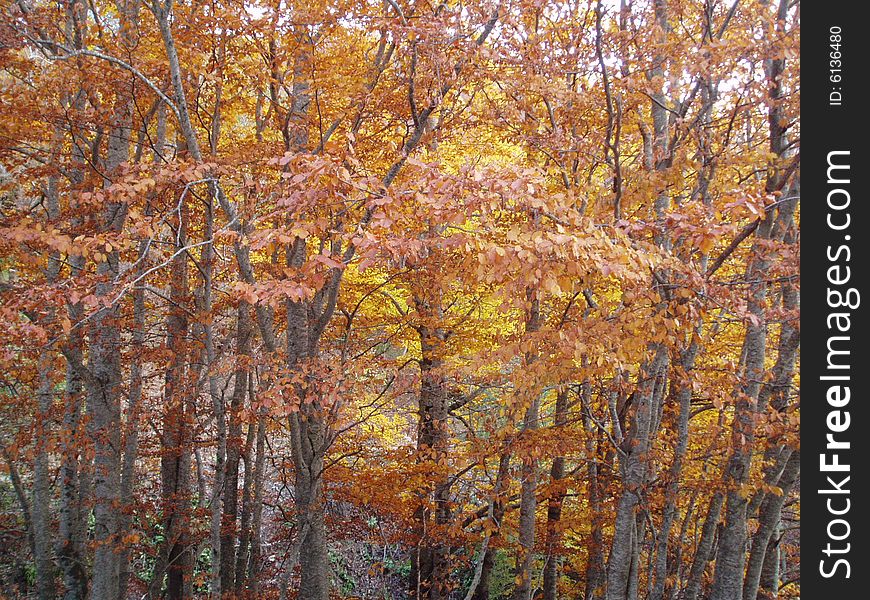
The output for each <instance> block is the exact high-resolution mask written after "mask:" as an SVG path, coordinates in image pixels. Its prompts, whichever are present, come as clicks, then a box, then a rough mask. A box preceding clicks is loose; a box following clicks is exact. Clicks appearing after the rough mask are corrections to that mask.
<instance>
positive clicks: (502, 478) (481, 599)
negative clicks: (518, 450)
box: [471, 449, 511, 600]
mask: <svg viewBox="0 0 870 600" xmlns="http://www.w3.org/2000/svg"><path fill="white" fill-rule="evenodd" d="M510 463H511V453H510V451H509V450H507V449H505V450H504V451H503V452H502V453H501V456H499V460H498V472H497V473H496V476H495V487H494V489H493V500H492V521H493V522H492V525H493V526H494V527H495V531H493V532H492V535H491V536H490V538H489V544H488V545H487V547H486V552H484V555H483V562H482V564H481V569H480V579H479V580H478V583H477V587H476V588H475V589H474V595H473V596H472V599H471V600H489V590H490V580H491V578H492V568H493V566H494V564H495V554H496V552H497V549H496V548H494V547H493V544H494V543H495V542H496V540H497V539H498V538H499V537H500V535H501V524H502V520H503V519H504V513H505V499H504V492H505V490H506V489H507V484H508V476H509V475H510Z"/></svg>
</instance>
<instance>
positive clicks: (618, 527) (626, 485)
mask: <svg viewBox="0 0 870 600" xmlns="http://www.w3.org/2000/svg"><path fill="white" fill-rule="evenodd" d="M667 358H668V355H667V351H666V349H665V348H664V347H663V346H660V345H659V346H657V347H656V348H655V350H654V356H653V358H652V359H651V360H650V361H649V362H648V363H647V364H646V365H644V366H643V367H642V368H641V372H640V374H639V377H640V378H641V380H640V381H639V382H638V386H637V390H636V392H635V393H634V401H633V404H634V405H633V406H632V407H631V410H632V418H631V426H630V427H629V430H628V431H627V432H626V433H625V441H624V443H623V444H622V451H623V454H622V460H621V467H622V468H621V473H622V488H623V489H622V493H621V494H620V496H619V501H618V504H617V509H616V519H615V521H614V531H613V541H612V542H611V545H610V556H609V558H608V560H607V600H635V598H636V594H633V590H635V589H636V585H635V582H636V578H637V569H636V566H637V565H636V560H635V554H636V544H637V543H638V540H637V523H636V521H637V507H638V505H639V504H640V502H641V493H642V491H643V486H644V484H645V483H646V479H647V476H648V469H649V465H648V456H647V455H648V453H649V450H650V447H651V442H652V435H653V431H652V430H651V428H652V426H653V421H654V419H655V415H656V414H657V413H658V407H657V406H655V403H656V399H657V396H658V394H657V393H656V388H657V385H656V384H657V381H658V379H659V377H660V376H661V374H662V372H663V369H664V368H665V366H666V364H667ZM633 566H634V568H633Z"/></svg>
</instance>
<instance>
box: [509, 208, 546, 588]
mask: <svg viewBox="0 0 870 600" xmlns="http://www.w3.org/2000/svg"><path fill="white" fill-rule="evenodd" d="M535 218H536V217H535ZM526 297H527V299H528V301H529V312H528V314H527V316H526V322H525V333H526V334H527V335H528V334H534V333H536V332H537V331H538V330H539V329H540V327H541V306H540V302H539V300H538V298H537V297H535V295H534V291H533V290H531V289H527V290H526ZM524 360H525V363H526V364H530V363H532V362H534V361H535V360H537V355H536V354H535V353H533V352H529V353H527V354H526V356H525V357H524ZM523 393H524V394H526V397H525V398H524V399H525V400H527V401H528V403H527V404H526V406H527V408H526V413H525V416H524V417H523V433H524V434H528V433H529V432H532V431H535V430H536V429H538V420H539V418H540V414H539V413H540V407H541V394H540V391H539V390H538V389H537V388H531V389H528V390H524V391H523ZM521 476H522V481H521V484H520V522H519V531H518V532H517V538H518V541H519V545H520V547H519V549H518V551H517V559H516V567H515V569H514V576H515V578H514V580H515V581H516V587H515V588H514V593H513V600H529V599H530V598H531V595H532V563H533V561H534V557H535V533H536V532H535V520H536V518H535V516H536V515H535V513H536V512H537V508H538V499H537V492H538V461H537V459H536V458H534V456H531V455H528V456H524V457H523V468H522V475H521Z"/></svg>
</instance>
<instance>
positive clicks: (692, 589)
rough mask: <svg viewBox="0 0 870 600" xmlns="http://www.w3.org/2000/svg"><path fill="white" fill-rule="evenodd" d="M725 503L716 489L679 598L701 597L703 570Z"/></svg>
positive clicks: (711, 550) (684, 599) (723, 497)
mask: <svg viewBox="0 0 870 600" xmlns="http://www.w3.org/2000/svg"><path fill="white" fill-rule="evenodd" d="M724 503H725V494H724V493H723V492H720V491H717V492H714V493H713V497H712V498H710V506H709V508H708V509H707V516H706V517H705V518H704V525H703V527H702V528H701V539H700V540H699V541H698V547H697V549H696V550H695V556H694V558H693V559H692V568H691V570H690V571H689V579H688V582H687V583H686V589H685V590H684V591H683V595H682V597H681V600H698V598H699V597H701V588H702V586H703V583H704V571H706V569H707V563H708V562H710V559H711V558H712V556H711V553H712V552H713V542H714V541H715V539H716V530H717V527H718V525H719V516H720V515H721V514H722V506H723V505H724Z"/></svg>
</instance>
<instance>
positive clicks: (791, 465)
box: [743, 450, 801, 600]
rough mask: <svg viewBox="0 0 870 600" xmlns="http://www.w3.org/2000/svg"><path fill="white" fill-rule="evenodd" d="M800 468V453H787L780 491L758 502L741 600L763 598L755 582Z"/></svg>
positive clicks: (757, 581) (769, 493)
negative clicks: (759, 503)
mask: <svg viewBox="0 0 870 600" xmlns="http://www.w3.org/2000/svg"><path fill="white" fill-rule="evenodd" d="M800 468H801V463H800V452H799V451H798V450H794V451H792V452H791V456H789V459H788V462H787V463H786V465H785V468H784V469H783V472H782V475H781V476H780V478H779V481H778V482H777V486H778V487H779V489H780V492H779V493H777V494H774V493H772V492H768V493H767V495H766V497H765V499H764V502H762V503H761V509H760V511H759V515H758V529H757V530H756V531H755V534H754V535H753V536H752V551H751V552H750V553H749V562H748V564H747V567H746V578H745V580H744V583H743V600H756V598H763V597H764V596H759V585H760V582H761V576H762V572H763V569H764V566H765V562H766V561H765V558H766V556H767V551H768V549H769V544H770V541H771V539H772V538H773V535H774V532H775V531H776V528H777V526H778V525H779V522H780V518H781V517H782V507H783V505H784V504H785V501H786V499H787V498H788V496H789V493H790V492H791V490H792V487H794V485H795V483H796V482H797V479H798V475H799V474H800ZM776 562H778V561H775V563H776Z"/></svg>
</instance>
